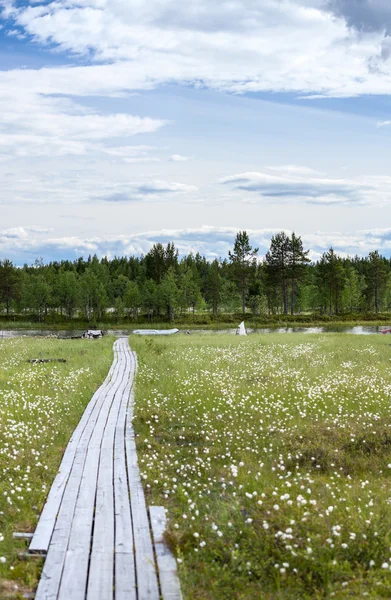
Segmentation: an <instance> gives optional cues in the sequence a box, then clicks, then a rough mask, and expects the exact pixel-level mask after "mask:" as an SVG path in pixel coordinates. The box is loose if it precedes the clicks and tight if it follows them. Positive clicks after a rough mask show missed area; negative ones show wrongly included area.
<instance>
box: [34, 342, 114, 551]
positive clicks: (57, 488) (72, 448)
mask: <svg viewBox="0 0 391 600" xmlns="http://www.w3.org/2000/svg"><path fill="white" fill-rule="evenodd" d="M117 362H118V361H117V353H116V351H114V360H113V363H112V365H111V367H110V370H109V373H108V375H107V377H106V379H105V381H104V383H103V384H102V386H101V387H100V388H99V389H98V390H97V391H96V392H95V394H94V395H93V397H92V399H91V400H90V402H89V404H88V405H87V408H86V410H85V412H84V414H83V416H82V418H81V419H80V421H79V424H78V425H77V427H76V429H75V431H74V432H73V434H72V436H71V439H70V441H69V443H68V446H67V448H66V450H65V453H64V456H63V459H62V461H61V465H60V468H59V472H58V474H57V476H56V478H55V480H54V482H53V484H52V486H51V488H50V491H49V495H48V497H47V500H46V503H45V505H44V508H43V511H42V513H41V516H40V519H39V521H38V524H37V527H36V529H35V532H34V536H33V539H32V541H31V543H30V546H29V550H30V551H31V552H42V551H45V552H46V551H47V549H48V547H49V542H50V538H51V536H52V533H53V530H54V525H55V522H56V517H57V514H58V511H59V507H60V504H61V501H62V497H63V495H64V490H65V486H66V483H67V481H68V477H69V473H70V471H71V469H72V465H73V462H74V459H75V454H76V449H77V447H78V444H79V442H80V439H81V437H82V435H83V434H84V435H85V433H86V432H85V430H86V427H87V424H88V422H89V420H90V418H91V417H93V416H94V413H95V411H97V410H98V409H99V406H100V402H99V401H100V400H101V399H102V396H103V395H104V393H105V391H106V390H107V388H108V386H109V385H110V382H111V379H112V377H113V373H114V371H115V369H116V366H117Z"/></svg>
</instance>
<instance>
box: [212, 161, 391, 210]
mask: <svg viewBox="0 0 391 600" xmlns="http://www.w3.org/2000/svg"><path fill="white" fill-rule="evenodd" d="M269 168H270V167H269ZM281 169H282V170H281V172H279V173H278V174H277V175H274V174H273V175H270V174H269V173H262V172H248V173H240V174H237V175H230V176H229V177H224V178H223V179H221V180H220V183H221V184H227V185H230V186H232V187H233V188H234V189H236V190H244V191H247V192H253V193H254V192H255V193H257V194H258V195H259V196H260V197H263V198H266V199H269V200H275V201H279V202H288V201H289V202H304V203H310V204H330V205H340V204H347V205H373V206H379V205H387V204H390V203H391V177H388V176H387V177H358V178H356V179H332V178H326V177H319V176H313V173H314V172H313V171H311V170H309V171H306V170H303V168H300V169H299V170H298V171H297V170H296V171H295V170H292V169H289V168H288V169H286V168H285V171H283V168H281ZM276 170H277V171H279V169H276ZM307 173H308V174H307Z"/></svg>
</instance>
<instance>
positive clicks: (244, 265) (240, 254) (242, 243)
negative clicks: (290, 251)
mask: <svg viewBox="0 0 391 600" xmlns="http://www.w3.org/2000/svg"><path fill="white" fill-rule="evenodd" d="M228 254H229V259H230V261H231V265H232V269H233V275H234V278H235V280H236V282H237V285H238V287H239V289H240V292H241V296H242V312H243V314H245V312H246V292H247V287H248V281H249V277H250V273H251V271H252V270H254V269H255V268H256V257H257V254H258V248H252V246H251V245H250V240H249V237H248V235H247V232H246V231H239V233H238V234H237V235H236V239H235V244H234V249H233V252H231V251H229V253H228Z"/></svg>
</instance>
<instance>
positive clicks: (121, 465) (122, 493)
mask: <svg viewBox="0 0 391 600" xmlns="http://www.w3.org/2000/svg"><path fill="white" fill-rule="evenodd" d="M129 358H130V377H129V380H128V382H127V385H126V388H125V390H124V394H123V396H122V402H121V408H120V412H119V415H118V422H117V425H116V429H115V441H114V504H115V600H133V599H136V597H137V590H136V571H135V559H134V552H133V527H132V517H131V511H130V498H129V486H128V477H127V472H126V460H125V422H126V413H127V409H128V402H129V396H130V390H131V387H132V384H133V377H134V370H135V361H134V356H133V353H129Z"/></svg>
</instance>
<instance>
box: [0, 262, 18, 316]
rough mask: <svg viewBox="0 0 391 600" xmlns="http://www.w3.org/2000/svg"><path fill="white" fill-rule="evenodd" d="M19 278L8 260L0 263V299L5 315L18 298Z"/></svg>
mask: <svg viewBox="0 0 391 600" xmlns="http://www.w3.org/2000/svg"><path fill="white" fill-rule="evenodd" d="M20 283H21V281H20V276H19V273H18V271H17V269H16V268H15V267H14V265H13V264H12V262H11V261H10V260H8V259H4V260H1V261H0V297H1V301H2V302H4V304H5V310H6V313H7V315H8V314H9V310H10V305H11V302H12V301H13V300H17V299H18V298H19V297H20V291H21V290H20Z"/></svg>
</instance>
